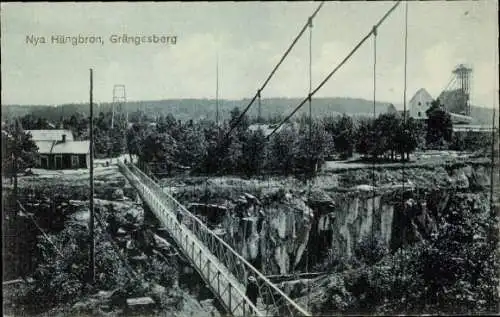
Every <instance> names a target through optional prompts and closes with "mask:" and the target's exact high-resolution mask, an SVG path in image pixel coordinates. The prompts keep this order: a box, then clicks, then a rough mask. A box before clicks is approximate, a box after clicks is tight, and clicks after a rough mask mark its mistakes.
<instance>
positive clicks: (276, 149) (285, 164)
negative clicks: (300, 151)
mask: <svg viewBox="0 0 500 317" xmlns="http://www.w3.org/2000/svg"><path fill="white" fill-rule="evenodd" d="M297 137H298V135H297V132H296V131H295V129H293V128H292V127H284V128H283V129H281V130H280V131H279V132H278V133H275V134H274V136H273V138H272V139H271V141H270V145H269V157H268V167H269V169H271V170H274V171H279V172H281V173H283V174H285V175H288V174H290V173H291V172H292V170H293V167H294V157H295V155H296V153H297V148H296V142H295V141H296V139H297Z"/></svg>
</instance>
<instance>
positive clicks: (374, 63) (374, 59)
mask: <svg viewBox="0 0 500 317" xmlns="http://www.w3.org/2000/svg"><path fill="white" fill-rule="evenodd" d="M372 33H373V123H374V126H375V120H376V116H377V114H376V109H375V107H376V103H377V27H376V26H373V30H372ZM372 131H373V130H372ZM372 133H373V132H372ZM372 137H374V135H373V134H372ZM374 150H376V149H374ZM375 155H376V153H374V154H373V155H372V195H373V197H372V217H373V214H374V213H375V196H376V192H375ZM373 228H374V222H373V221H372V234H371V240H372V243H373V241H374V232H373Z"/></svg>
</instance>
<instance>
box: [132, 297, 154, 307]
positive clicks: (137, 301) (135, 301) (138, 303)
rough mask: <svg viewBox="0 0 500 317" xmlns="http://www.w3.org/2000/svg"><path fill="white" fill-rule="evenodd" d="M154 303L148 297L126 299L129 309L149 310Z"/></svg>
mask: <svg viewBox="0 0 500 317" xmlns="http://www.w3.org/2000/svg"><path fill="white" fill-rule="evenodd" d="M154 304H155V301H154V300H153V299H152V298H151V297H149V296H146V297H137V298H127V306H128V307H129V308H149V307H152V306H154Z"/></svg>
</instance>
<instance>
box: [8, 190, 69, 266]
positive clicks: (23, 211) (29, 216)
mask: <svg viewBox="0 0 500 317" xmlns="http://www.w3.org/2000/svg"><path fill="white" fill-rule="evenodd" d="M17 204H18V205H19V208H20V209H21V212H22V213H23V214H24V215H26V216H27V218H29V219H30V220H31V221H32V222H33V223H34V224H35V226H36V227H37V228H38V230H39V231H40V232H41V233H42V235H43V237H44V238H45V239H46V240H47V241H48V242H49V243H50V244H51V245H52V247H53V248H54V250H56V252H57V254H58V255H59V256H60V257H61V258H62V257H64V256H63V254H62V252H61V251H60V250H59V248H58V247H57V246H56V245H55V243H54V242H53V241H52V239H50V237H49V236H48V235H47V233H45V230H43V229H42V227H40V225H39V224H38V223H37V222H36V220H35V219H34V218H33V215H32V214H31V213H29V212H27V211H26V209H25V208H24V206H23V205H22V204H21V202H20V201H19V200H17Z"/></svg>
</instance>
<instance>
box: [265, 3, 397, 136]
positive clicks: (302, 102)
mask: <svg viewBox="0 0 500 317" xmlns="http://www.w3.org/2000/svg"><path fill="white" fill-rule="evenodd" d="M400 3H401V0H398V1H397V2H396V4H394V6H392V8H390V9H389V10H388V11H387V12H386V14H385V15H384V16H383V17H382V18H381V19H380V21H379V22H378V23H377V24H376V25H375V28H378V27H379V26H380V25H381V24H382V23H383V22H384V21H385V19H386V18H387V17H388V16H389V15H390V14H391V13H392V12H393V11H394V9H396V7H397V6H398V5H399V4H400ZM372 34H373V28H372V29H371V30H370V32H368V34H366V35H365V37H363V38H362V39H361V41H360V42H359V43H358V44H357V45H356V46H355V47H354V48H353V49H352V50H351V52H349V54H347V56H346V57H345V58H344V59H343V60H342V61H341V62H340V63H339V64H338V65H337V67H335V68H334V69H333V70H332V71H331V72H330V73H329V74H328V75H327V76H326V77H325V79H323V81H322V82H321V83H320V84H319V85H318V86H317V87H316V88H315V89H314V90H313V91H312V92H311V94H309V95H308V96H307V97H306V98H304V100H302V101H301V102H300V103H299V104H298V105H297V107H295V109H294V110H293V111H292V113H290V114H289V115H288V116H287V117H286V118H285V119H283V120H282V121H281V122H280V123H279V124H278V126H277V127H276V128H275V129H274V130H273V131H272V132H271V133H270V134H269V135H268V136H267V139H268V140H269V138H270V137H271V136H272V135H273V134H274V133H276V131H278V130H279V128H280V127H281V126H282V125H283V124H285V122H287V121H288V120H289V119H290V118H291V117H292V116H293V115H294V114H295V113H296V112H297V111H298V110H299V109H300V108H301V107H302V106H303V105H304V104H305V103H306V102H307V100H309V98H310V97H312V96H314V95H315V94H316V93H317V92H318V91H319V90H320V89H321V88H322V87H323V86H324V85H325V84H326V83H327V82H328V81H329V80H330V78H331V77H332V76H333V75H334V74H335V73H336V72H337V71H338V70H339V69H340V68H341V67H342V66H343V65H344V64H345V63H346V62H347V61H348V60H349V59H350V58H351V57H352V55H354V53H356V51H357V50H358V49H359V48H360V47H361V45H363V43H364V42H366V40H367V39H368V38H369V37H370V36H371V35H372Z"/></svg>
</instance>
